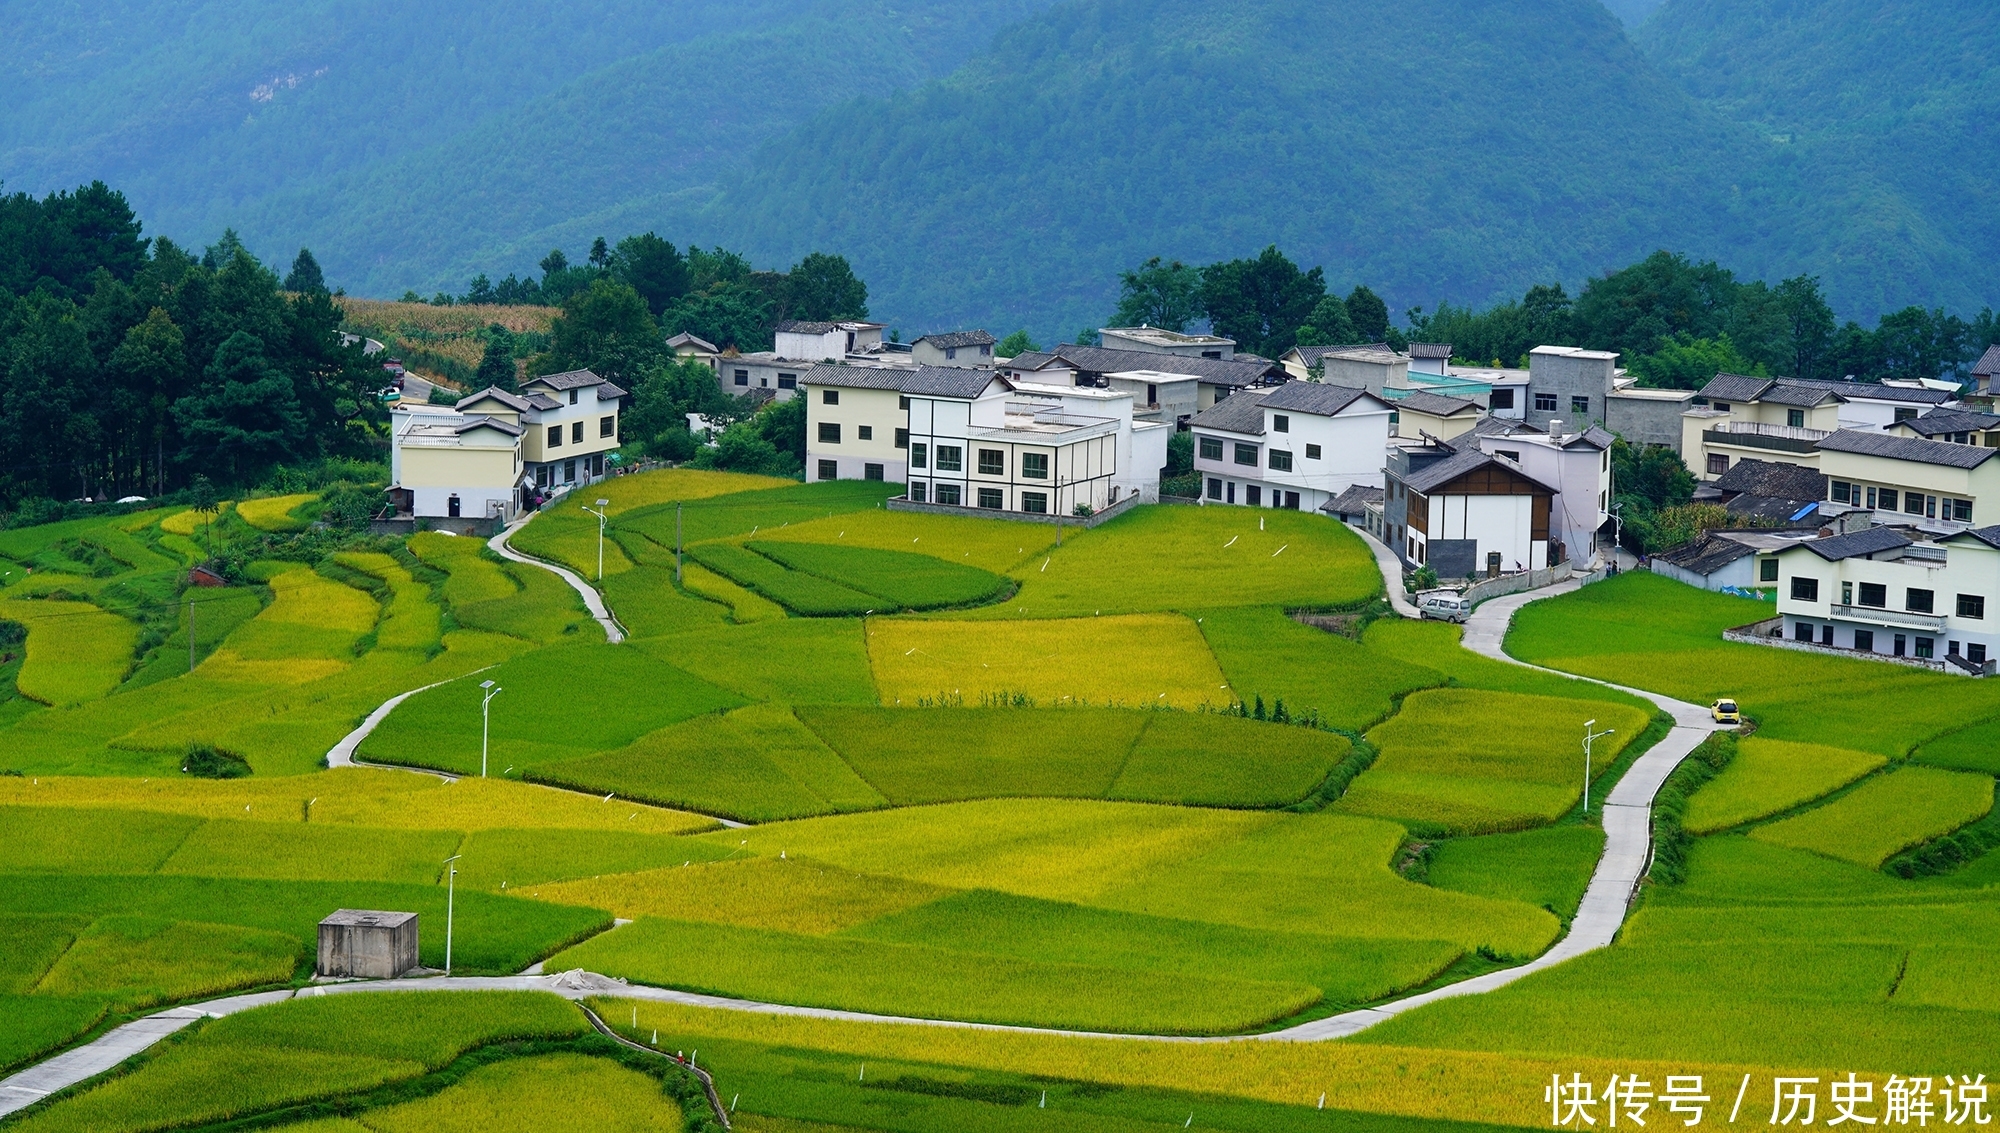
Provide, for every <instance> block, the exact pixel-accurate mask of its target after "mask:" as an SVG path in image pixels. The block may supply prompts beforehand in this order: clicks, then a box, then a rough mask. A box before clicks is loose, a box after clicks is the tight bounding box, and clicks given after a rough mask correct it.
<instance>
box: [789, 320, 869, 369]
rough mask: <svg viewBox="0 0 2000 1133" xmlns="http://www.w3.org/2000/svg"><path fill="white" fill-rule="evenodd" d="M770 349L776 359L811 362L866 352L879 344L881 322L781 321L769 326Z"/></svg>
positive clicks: (836, 359)
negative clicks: (770, 336)
mask: <svg viewBox="0 0 2000 1133" xmlns="http://www.w3.org/2000/svg"><path fill="white" fill-rule="evenodd" d="M773 336H774V341H773V343H772V350H773V351H774V352H775V353H776V354H777V355H778V357H780V358H797V359H805V360H809V361H813V362H825V361H828V360H833V361H839V360H840V359H842V358H845V357H847V356H848V355H849V354H861V353H866V352H867V351H868V350H869V348H871V347H877V348H879V347H880V346H881V345H882V324H881V323H866V322H861V321H859V320H846V321H841V322H829V323H809V322H799V321H796V320H792V321H787V322H781V323H779V324H778V325H777V326H776V327H775V328H773Z"/></svg>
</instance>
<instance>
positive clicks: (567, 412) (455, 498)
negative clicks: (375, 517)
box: [389, 370, 628, 521]
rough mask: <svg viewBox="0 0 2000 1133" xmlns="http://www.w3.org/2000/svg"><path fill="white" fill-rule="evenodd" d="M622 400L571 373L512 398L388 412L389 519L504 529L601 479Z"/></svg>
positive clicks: (534, 383)
mask: <svg viewBox="0 0 2000 1133" xmlns="http://www.w3.org/2000/svg"><path fill="white" fill-rule="evenodd" d="M626 396H628V395H627V394H626V392H625V391H624V390H622V389H620V388H618V387H617V386H616V385H613V384H612V383H610V382H608V381H605V380H604V379H603V378H600V377H598V376H597V375H596V374H593V373H591V372H590V371H589V370H574V371H571V372H569V373H563V374H549V375H546V376H544V377H539V378H534V379H532V380H530V381H528V382H527V383H525V384H524V386H523V387H522V390H521V392H520V393H518V394H515V393H508V392H507V391H505V390H502V389H499V388H497V387H491V386H489V387H488V388H486V389H483V390H480V391H479V392H477V393H474V394H472V395H470V396H468V397H465V398H461V399H460V400H459V401H458V402H457V403H456V404H453V405H450V406H442V405H415V404H407V405H401V406H398V407H397V409H396V411H395V413H394V414H393V415H392V417H391V438H392V445H391V456H390V485H389V496H390V499H391V501H392V502H393V503H394V504H395V507H396V512H397V514H398V515H401V516H409V517H414V518H418V519H480V520H483V519H499V520H502V521H508V520H512V519H513V518H515V517H516V516H518V515H519V514H521V512H522V511H524V510H527V509H531V508H533V507H534V506H536V504H537V503H539V502H540V501H541V500H544V499H547V498H548V497H550V496H552V495H557V494H560V493H562V492H566V491H568V490H569V489H571V488H575V487H578V486H580V485H584V484H589V483H591V482H593V481H596V480H599V479H602V478H603V476H604V474H605V468H606V461H605V456H606V454H607V453H609V452H611V451H612V450H614V449H616V448H617V447H618V443H619V442H618V416H619V406H620V405H621V404H622V403H623V400H624V398H625V397H626Z"/></svg>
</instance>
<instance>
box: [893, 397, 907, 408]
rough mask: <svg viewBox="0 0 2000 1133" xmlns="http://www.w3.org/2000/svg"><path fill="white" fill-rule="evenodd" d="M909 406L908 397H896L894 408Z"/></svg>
mask: <svg viewBox="0 0 2000 1133" xmlns="http://www.w3.org/2000/svg"><path fill="white" fill-rule="evenodd" d="M909 407H910V399H909V398H907V397H899V398H897V399H896V408H898V409H908V408H909Z"/></svg>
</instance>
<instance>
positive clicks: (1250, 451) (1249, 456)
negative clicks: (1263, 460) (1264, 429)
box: [1236, 442, 1257, 468]
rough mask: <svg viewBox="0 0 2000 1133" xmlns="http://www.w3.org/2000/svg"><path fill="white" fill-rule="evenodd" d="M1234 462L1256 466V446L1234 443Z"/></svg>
mask: <svg viewBox="0 0 2000 1133" xmlns="http://www.w3.org/2000/svg"><path fill="white" fill-rule="evenodd" d="M1236 463H1238V464H1247V465H1249V466H1250V467H1252V468H1255V467H1257V446H1256V445H1246V444H1243V443H1241V442H1238V444H1237V445H1236Z"/></svg>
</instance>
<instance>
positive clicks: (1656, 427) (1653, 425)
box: [1604, 390, 1694, 452]
mask: <svg viewBox="0 0 2000 1133" xmlns="http://www.w3.org/2000/svg"><path fill="white" fill-rule="evenodd" d="M1665 392H1667V391H1665V390H1647V391H1646V394H1647V395H1648V396H1637V395H1633V394H1631V393H1625V394H1613V395H1611V397H1610V398H1609V399H1607V401H1606V402H1605V405H1606V414H1605V419H1604V427H1605V428H1607V429H1609V430H1611V431H1612V432H1614V433H1616V434H1618V435H1619V436H1621V437H1623V438H1625V441H1626V443H1627V444H1634V445H1666V446H1667V447H1668V448H1671V449H1673V450H1674V451H1675V452H1679V451H1681V414H1682V413H1685V412H1687V411H1688V410H1689V409H1690V408H1692V407H1693V406H1694V391H1692V390H1689V391H1688V392H1686V393H1683V394H1679V395H1678V396H1674V397H1655V396H1650V395H1652V394H1658V393H1665Z"/></svg>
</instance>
